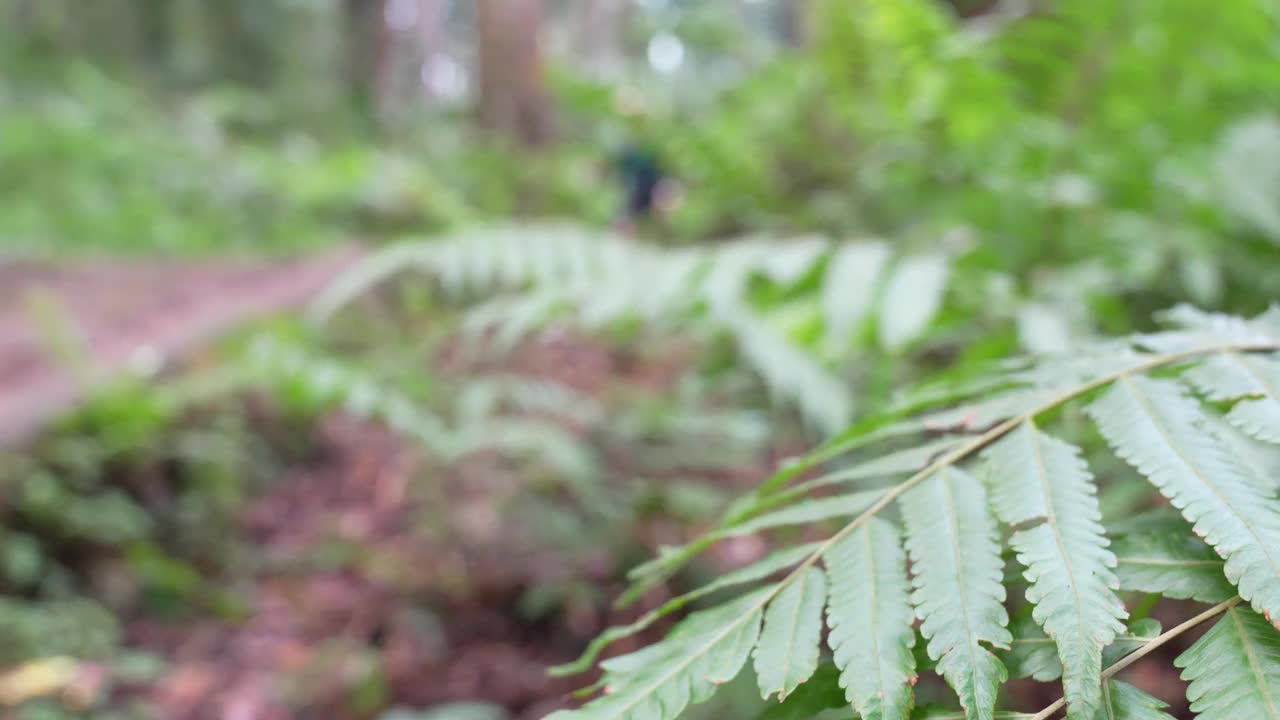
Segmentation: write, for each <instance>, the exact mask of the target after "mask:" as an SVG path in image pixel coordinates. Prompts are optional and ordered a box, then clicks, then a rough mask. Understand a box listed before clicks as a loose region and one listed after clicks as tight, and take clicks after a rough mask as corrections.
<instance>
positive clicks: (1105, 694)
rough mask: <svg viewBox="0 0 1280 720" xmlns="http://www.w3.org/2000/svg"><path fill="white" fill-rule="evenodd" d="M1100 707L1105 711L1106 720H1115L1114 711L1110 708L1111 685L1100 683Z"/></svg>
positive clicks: (1105, 682)
mask: <svg viewBox="0 0 1280 720" xmlns="http://www.w3.org/2000/svg"><path fill="white" fill-rule="evenodd" d="M1102 707H1104V708H1106V710H1107V720H1116V709H1115V708H1114V707H1112V706H1111V683H1109V682H1107V681H1105V680H1103V681H1102Z"/></svg>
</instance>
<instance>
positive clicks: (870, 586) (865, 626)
mask: <svg viewBox="0 0 1280 720" xmlns="http://www.w3.org/2000/svg"><path fill="white" fill-rule="evenodd" d="M824 561H825V562H826V565H827V573H828V575H829V576H830V578H831V593H830V600H829V601H828V603H827V624H828V625H829V626H830V627H831V632H830V634H829V635H828V637H827V642H828V643H829V644H830V645H831V650H832V653H833V654H834V657H835V662H836V667H838V668H840V686H841V687H843V688H844V690H845V696H846V697H847V698H848V700H849V702H850V703H851V704H852V705H853V708H854V709H855V710H857V711H858V714H859V715H861V716H862V718H864V720H908V718H909V717H910V714H911V706H912V702H913V699H912V693H911V686H912V685H914V684H915V657H914V656H912V654H911V648H912V647H913V646H915V642H916V634H915V630H913V629H912V621H913V617H912V613H911V604H910V598H909V596H908V586H907V569H906V556H905V554H904V553H903V551H902V536H901V533H900V532H899V531H898V528H896V527H894V526H893V525H892V524H891V523H889V522H888V521H886V520H881V519H879V518H873V519H872V520H871V521H870V522H868V523H867V524H865V525H863V526H862V527H861V528H858V529H857V530H856V531H854V532H852V533H850V534H849V535H848V536H846V537H845V538H844V539H842V540H840V541H839V542H838V543H836V544H835V545H834V546H833V547H831V549H830V550H828V551H827V553H826V555H825V556H824Z"/></svg>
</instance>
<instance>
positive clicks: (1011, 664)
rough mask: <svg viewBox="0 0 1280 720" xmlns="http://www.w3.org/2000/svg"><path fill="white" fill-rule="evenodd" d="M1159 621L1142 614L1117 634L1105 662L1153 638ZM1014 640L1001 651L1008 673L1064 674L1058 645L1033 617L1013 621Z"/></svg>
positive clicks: (1047, 676) (1050, 677) (1032, 675)
mask: <svg viewBox="0 0 1280 720" xmlns="http://www.w3.org/2000/svg"><path fill="white" fill-rule="evenodd" d="M1160 629H1161V628H1160V621H1158V620H1154V619H1152V618H1142V619H1140V620H1135V621H1133V623H1132V624H1130V626H1129V631H1128V632H1127V633H1126V634H1124V635H1119V636H1117V637H1116V639H1115V641H1114V642H1112V643H1111V644H1110V645H1108V646H1107V647H1106V649H1105V650H1103V651H1102V664H1103V666H1107V665H1110V664H1111V663H1114V662H1116V661H1117V660H1119V659H1120V658H1122V657H1124V656H1125V655H1128V654H1129V653H1131V652H1133V651H1134V650H1137V649H1138V648H1140V647H1142V646H1143V645H1146V644H1147V643H1149V642H1151V641H1152V640H1154V639H1155V638H1156V637H1157V636H1158V635H1159V634H1160ZM1010 630H1011V631H1012V633H1013V641H1012V642H1010V643H1009V649H1008V650H1006V651H1004V652H1001V653H1000V659H1001V661H1002V662H1004V663H1005V665H1006V666H1007V667H1008V668H1009V677H1015V678H1024V677H1029V678H1034V679H1035V680H1038V681H1040V682H1049V681H1051V680H1057V679H1058V678H1060V677H1062V662H1061V661H1060V660H1059V659H1058V652H1057V645H1056V644H1055V643H1054V642H1053V640H1052V639H1051V638H1050V637H1049V636H1048V635H1045V634H1044V630H1043V629H1042V628H1041V627H1040V626H1039V625H1036V624H1035V620H1034V619H1033V618H1031V617H1027V616H1021V617H1018V618H1015V619H1014V620H1013V622H1012V623H1010Z"/></svg>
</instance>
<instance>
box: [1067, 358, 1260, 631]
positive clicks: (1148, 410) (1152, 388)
mask: <svg viewBox="0 0 1280 720" xmlns="http://www.w3.org/2000/svg"><path fill="white" fill-rule="evenodd" d="M1087 412H1088V413H1089V414H1090V415H1091V416H1092V417H1093V419H1094V421H1095V422H1096V423H1097V425H1098V428H1099V429H1100V430H1101V431H1102V435H1103V437H1105V438H1106V439H1107V441H1108V443H1110V444H1111V446H1112V448H1113V449H1115V451H1116V453H1117V454H1118V455H1119V456H1120V457H1121V458H1122V459H1124V460H1125V461H1127V462H1128V463H1129V464H1131V465H1133V466H1134V467H1135V468H1136V469H1137V470H1138V472H1140V473H1142V474H1143V475H1145V476H1146V477H1147V478H1148V479H1149V480H1151V482H1152V483H1153V484H1154V485H1155V486H1156V487H1157V488H1158V489H1159V490H1160V492H1161V493H1162V494H1164V495H1165V497H1167V498H1169V501H1170V502H1171V503H1173V505H1174V507H1176V508H1178V509H1179V510H1180V511H1182V514H1183V516H1184V517H1186V518H1187V520H1188V521H1189V522H1191V524H1192V527H1193V529H1194V530H1195V533H1196V534H1197V535H1199V536H1201V537H1203V538H1204V540H1205V542H1207V543H1209V544H1210V545H1211V546H1213V548H1214V549H1215V550H1217V551H1218V554H1219V555H1221V556H1223V557H1224V558H1225V559H1226V565H1225V567H1224V571H1225V573H1226V576H1227V579H1228V580H1230V581H1231V582H1232V583H1233V584H1234V585H1236V587H1237V588H1239V591H1240V596H1241V597H1243V598H1244V599H1245V600H1248V601H1249V602H1250V603H1252V604H1253V606H1254V608H1256V609H1257V610H1258V611H1259V612H1261V613H1262V614H1263V615H1265V616H1267V617H1268V618H1269V619H1274V620H1273V621H1280V512H1276V508H1275V499H1274V498H1273V497H1272V496H1271V495H1270V494H1269V493H1270V490H1269V488H1268V486H1267V483H1266V482H1265V481H1263V480H1261V479H1259V478H1257V477H1254V476H1253V474H1252V473H1251V472H1250V471H1249V470H1248V468H1247V466H1245V465H1243V464H1242V463H1240V462H1239V461H1238V460H1237V459H1236V458H1235V457H1234V456H1233V455H1232V454H1231V453H1230V452H1228V451H1227V450H1226V449H1225V448H1224V446H1223V445H1222V443H1221V441H1219V440H1218V439H1217V438H1216V437H1214V436H1213V435H1211V434H1209V433H1207V432H1205V429H1204V428H1205V422H1204V420H1203V419H1202V416H1203V412H1202V410H1201V408H1200V406H1199V405H1198V404H1197V403H1196V402H1195V401H1194V400H1193V399H1192V398H1189V397H1187V396H1186V395H1184V394H1183V393H1182V391H1181V389H1180V388H1179V387H1178V385H1177V384H1175V383H1173V382H1172V381H1169V380H1154V379H1150V378H1122V379H1120V380H1118V381H1116V383H1115V384H1114V385H1113V386H1112V387H1111V389H1109V390H1108V391H1107V392H1106V393H1105V394H1104V395H1103V396H1102V397H1101V398H1099V399H1098V400H1097V401H1095V402H1094V403H1093V404H1091V405H1090V406H1089V407H1088V408H1087Z"/></svg>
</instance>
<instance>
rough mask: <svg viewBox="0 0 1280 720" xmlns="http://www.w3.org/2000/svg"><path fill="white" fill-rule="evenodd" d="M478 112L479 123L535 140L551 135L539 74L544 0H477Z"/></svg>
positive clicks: (530, 141) (529, 141) (520, 138)
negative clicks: (540, 30)
mask: <svg viewBox="0 0 1280 720" xmlns="http://www.w3.org/2000/svg"><path fill="white" fill-rule="evenodd" d="M476 9H477V11H478V13H477V18H476V26H477V28H476V29H477V37H478V41H479V42H478V47H479V58H478V61H479V63H478V64H479V71H478V76H479V78H478V80H479V82H478V85H479V92H478V102H477V108H476V109H477V114H478V118H479V121H480V124H481V126H482V127H485V128H487V129H489V130H493V131H495V132H501V133H506V134H508V135H510V136H511V137H513V138H515V139H516V140H518V141H519V142H522V143H524V144H527V145H537V144H540V143H544V142H547V141H549V140H550V139H551V134H552V132H551V117H550V108H549V105H548V99H547V93H546V87H545V84H544V81H543V76H542V56H541V47H540V36H539V35H540V34H539V29H540V28H541V26H542V0H478V1H477V5H476Z"/></svg>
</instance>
